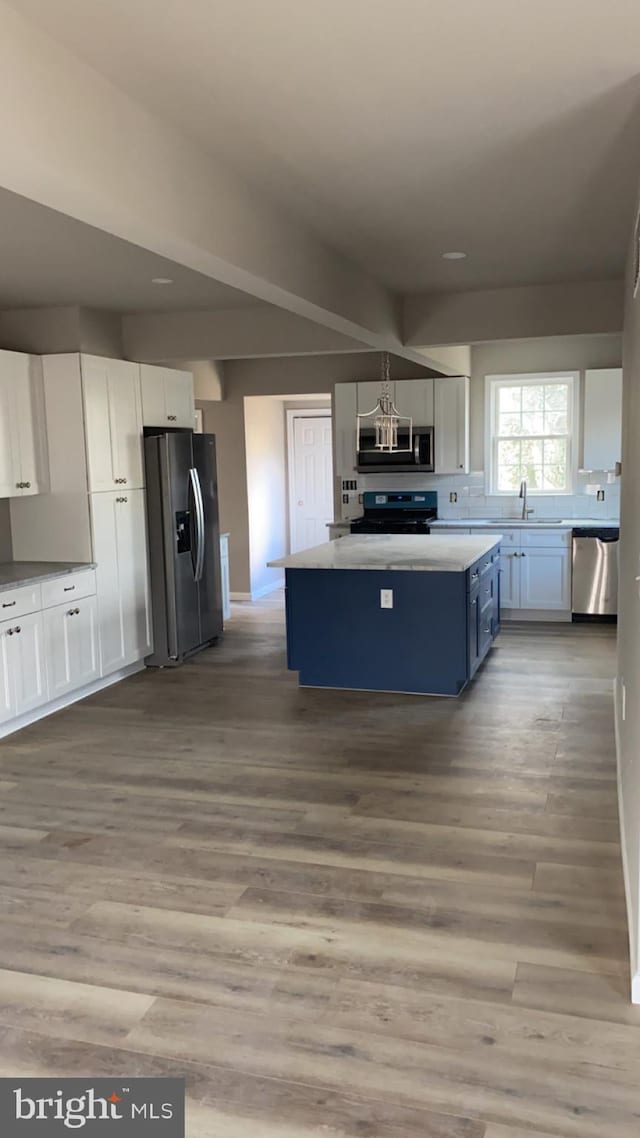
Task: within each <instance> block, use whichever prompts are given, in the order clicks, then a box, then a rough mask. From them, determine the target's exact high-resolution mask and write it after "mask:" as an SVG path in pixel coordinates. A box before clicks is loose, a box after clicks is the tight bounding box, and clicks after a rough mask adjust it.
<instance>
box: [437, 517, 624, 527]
mask: <svg viewBox="0 0 640 1138" xmlns="http://www.w3.org/2000/svg"><path fill="white" fill-rule="evenodd" d="M431 525H432V527H435V526H442V527H445V526H463V527H464V528H465V529H474V528H476V527H477V528H478V529H481V528H482V527H483V526H492V527H493V528H494V529H545V528H546V527H549V529H573V528H574V527H578V526H590V527H592V528H598V527H599V528H600V529H618V528H619V526H620V522H619V521H618V520H617V518H562V519H558V518H545V519H544V520H543V521H540V519H538V520H536V519H534V518H529V519H528V521H524V519H523V518H500V520H497V519H496V518H438V519H437V521H434V522H432V523H431Z"/></svg>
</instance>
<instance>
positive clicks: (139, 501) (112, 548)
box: [91, 490, 152, 676]
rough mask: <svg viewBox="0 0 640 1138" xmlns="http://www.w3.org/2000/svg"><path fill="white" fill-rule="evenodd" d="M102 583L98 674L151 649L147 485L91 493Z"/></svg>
mask: <svg viewBox="0 0 640 1138" xmlns="http://www.w3.org/2000/svg"><path fill="white" fill-rule="evenodd" d="M91 527H92V533H93V552H94V558H95V560H96V561H97V563H98V568H97V570H96V578H97V588H98V616H99V626H100V674H101V675H102V676H107V675H109V674H110V673H111V672H116V671H118V670H119V669H120V668H124V667H126V666H127V665H128V664H133V663H136V661H138V660H143V659H144V658H145V656H148V655H149V654H150V652H151V647H152V642H151V604H150V596H149V574H148V563H147V521H146V510H145V492H144V490H128V491H127V492H126V493H103V494H92V495H91Z"/></svg>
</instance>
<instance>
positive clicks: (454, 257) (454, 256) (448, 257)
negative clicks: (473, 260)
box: [442, 251, 467, 261]
mask: <svg viewBox="0 0 640 1138" xmlns="http://www.w3.org/2000/svg"><path fill="white" fill-rule="evenodd" d="M466 255H467V254H466V253H456V252H455V251H454V252H453V253H443V254H442V257H443V259H444V260H445V261H464V259H465V257H466Z"/></svg>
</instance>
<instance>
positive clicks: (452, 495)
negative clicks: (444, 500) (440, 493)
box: [449, 490, 458, 505]
mask: <svg viewBox="0 0 640 1138" xmlns="http://www.w3.org/2000/svg"><path fill="white" fill-rule="evenodd" d="M449 501H450V502H451V504H452V505H454V504H455V503H456V502H457V501H458V495H457V494H456V492H455V490H452V491H451V493H450V494H449Z"/></svg>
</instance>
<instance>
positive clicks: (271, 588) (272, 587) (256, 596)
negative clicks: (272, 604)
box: [251, 577, 284, 601]
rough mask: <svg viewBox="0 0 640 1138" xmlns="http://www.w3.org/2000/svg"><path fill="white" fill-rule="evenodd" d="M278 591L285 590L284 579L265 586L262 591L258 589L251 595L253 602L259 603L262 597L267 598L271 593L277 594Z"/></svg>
mask: <svg viewBox="0 0 640 1138" xmlns="http://www.w3.org/2000/svg"><path fill="white" fill-rule="evenodd" d="M278 589H284V577H281V578H280V580H279V581H270V582H269V584H268V585H263V586H262V588H261V589H256V590H255V591H254V592H252V594H251V600H252V601H259V600H260V597H266V596H268V595H269V593H275V592H276V591H277V590H278Z"/></svg>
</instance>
